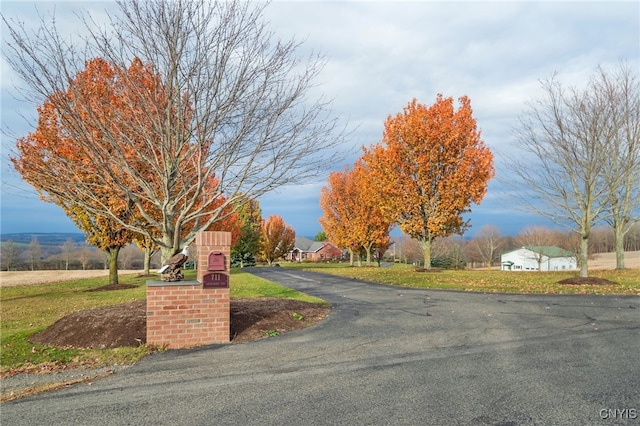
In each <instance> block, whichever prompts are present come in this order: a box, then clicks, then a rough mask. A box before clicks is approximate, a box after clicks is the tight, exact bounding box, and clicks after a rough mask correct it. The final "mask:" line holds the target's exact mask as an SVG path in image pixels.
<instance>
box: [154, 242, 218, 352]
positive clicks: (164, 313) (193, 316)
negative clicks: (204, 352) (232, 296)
mask: <svg viewBox="0 0 640 426" xmlns="http://www.w3.org/2000/svg"><path fill="white" fill-rule="evenodd" d="M194 245H195V247H194ZM230 255H231V233H230V232H217V231H216V232H200V233H198V234H196V240H195V244H191V245H190V246H189V257H190V258H191V259H195V261H196V264H197V276H196V278H197V280H196V281H176V282H165V281H147V344H149V345H158V346H166V347H168V348H185V347H192V346H198V345H206V344H211V343H226V342H229V335H230V317H229V315H230V308H229V270H230V266H231V265H230Z"/></svg>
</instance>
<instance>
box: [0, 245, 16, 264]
mask: <svg viewBox="0 0 640 426" xmlns="http://www.w3.org/2000/svg"><path fill="white" fill-rule="evenodd" d="M1 247H2V250H1V251H0V256H1V259H2V269H3V270H5V271H10V270H11V267H12V266H15V261H16V259H17V258H18V247H16V245H15V243H14V242H13V241H11V240H9V241H4V242H3V243H2V246H1Z"/></svg>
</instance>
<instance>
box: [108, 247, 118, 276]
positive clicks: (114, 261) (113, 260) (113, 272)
mask: <svg viewBox="0 0 640 426" xmlns="http://www.w3.org/2000/svg"><path fill="white" fill-rule="evenodd" d="M119 253H120V247H109V248H108V249H107V256H108V258H109V285H117V284H118V254H119Z"/></svg>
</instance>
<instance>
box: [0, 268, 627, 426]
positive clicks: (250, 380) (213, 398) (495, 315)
mask: <svg viewBox="0 0 640 426" xmlns="http://www.w3.org/2000/svg"><path fill="white" fill-rule="evenodd" d="M253 272H254V273H255V274H256V275H259V276H261V277H264V278H267V279H270V280H273V281H276V282H280V283H283V284H284V285H287V286H289V287H293V288H296V289H299V290H302V291H305V292H308V293H310V294H313V295H317V296H320V297H323V298H325V299H326V300H328V301H330V302H331V303H332V304H333V311H332V313H331V315H330V316H329V317H328V318H327V319H326V320H324V321H323V322H321V323H320V324H318V325H316V326H314V327H313V328H312V329H309V330H304V331H300V332H295V333H290V334H287V335H282V336H278V337H274V338H268V339H264V340H261V341H257V342H252V343H247V344H238V345H218V346H209V347H203V348H199V349H195V350H179V351H169V352H166V353H160V354H155V355H153V356H150V357H148V358H146V359H145V360H143V361H141V362H140V363H138V364H137V365H135V366H133V367H131V368H129V369H126V370H124V371H122V372H120V373H118V374H116V375H114V376H111V377H109V378H107V379H103V380H100V381H97V382H95V383H93V384H92V385H78V386H74V387H71V388H68V389H64V390H60V391H55V392H51V393H48V394H43V395H40V396H36V397H32V398H27V399H23V400H18V401H15V402H11V403H6V404H3V405H2V407H1V408H0V409H1V414H0V416H1V417H0V421H1V423H2V424H3V425H5V424H6V425H22V424H24V425H40V424H47V425H58V424H59V425H72V424H86V425H107V424H109V425H118V424H132V425H133V424H136V425H152V424H153V425H160V424H166V425H180V424H188V425H197V424H202V425H209V424H211V425H214V424H215V425H287V424H297V425H325V424H345V425H361V424H362V425H364V424H367V425H369V424H385V425H387V424H389V425H391V424H393V425H402V424H410V425H456V424H459V425H534V424H535V425H552V424H553V425H589V424H604V425H617V424H637V423H638V422H639V421H640V365H639V364H640V298H638V297H596V296H518V295H496V294H470V293H461V292H447V291H434V290H416V289H403V288H395V287H388V286H382V285H376V284H371V283H363V282H358V281H354V280H349V279H343V278H338V277H331V276H326V275H321V274H314V273H310V272H296V271H290V270H286V269H280V268H264V269H255V270H253Z"/></svg>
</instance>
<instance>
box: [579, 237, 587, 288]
mask: <svg viewBox="0 0 640 426" xmlns="http://www.w3.org/2000/svg"><path fill="white" fill-rule="evenodd" d="M579 263H580V276H581V277H585V278H586V277H588V276H589V235H585V234H582V235H581V236H580V262H579Z"/></svg>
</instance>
